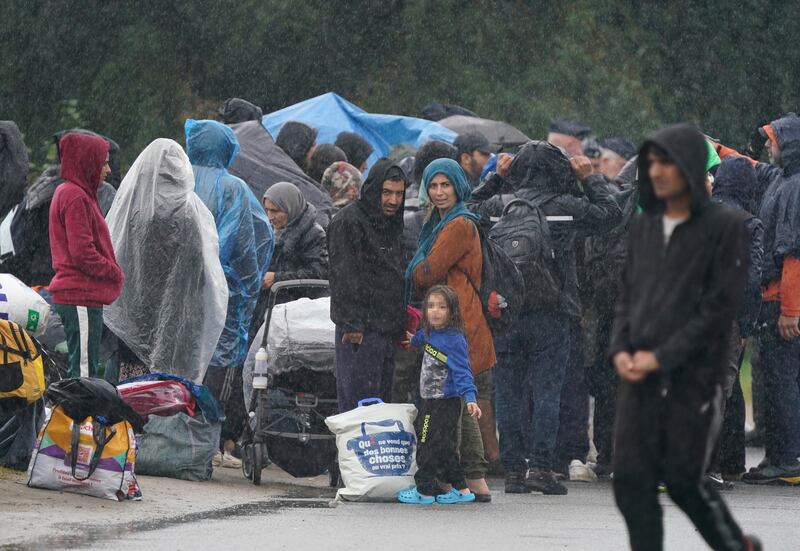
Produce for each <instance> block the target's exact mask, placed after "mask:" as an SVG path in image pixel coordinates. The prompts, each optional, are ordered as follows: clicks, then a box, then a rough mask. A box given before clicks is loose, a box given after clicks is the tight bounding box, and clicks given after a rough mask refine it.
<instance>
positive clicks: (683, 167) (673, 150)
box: [638, 124, 710, 213]
mask: <svg viewBox="0 0 800 551" xmlns="http://www.w3.org/2000/svg"><path fill="white" fill-rule="evenodd" d="M654 145H655V146H657V147H659V148H661V149H663V150H664V151H665V152H666V154H667V155H668V156H669V158H670V159H672V160H673V161H674V162H675V164H676V165H678V168H679V169H680V171H681V173H682V174H683V176H684V178H686V181H687V182H688V183H689V192H690V195H691V203H690V208H691V210H692V212H698V211H700V210H702V209H703V207H705V206H706V205H707V204H708V202H709V200H710V199H709V197H708V192H707V191H706V185H705V182H706V164H707V162H708V146H707V145H706V139H705V137H704V136H703V134H701V133H700V131H699V130H698V129H697V128H695V127H694V126H692V125H689V124H675V125H671V126H666V127H664V128H662V129H661V130H659V131H658V132H656V133H655V134H653V135H652V136H650V138H649V139H648V140H647V141H645V142H644V143H643V144H642V147H641V148H640V149H639V158H638V162H639V167H638V168H639V203H640V205H641V207H642V209H643V210H644V211H645V212H648V213H659V212H663V211H664V202H663V201H660V200H658V199H657V198H656V196H655V192H654V191H653V182H652V181H651V180H650V170H649V169H650V162H649V160H648V158H647V154H648V153H649V151H650V148H651V147H652V146H654Z"/></svg>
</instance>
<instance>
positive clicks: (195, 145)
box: [185, 119, 239, 168]
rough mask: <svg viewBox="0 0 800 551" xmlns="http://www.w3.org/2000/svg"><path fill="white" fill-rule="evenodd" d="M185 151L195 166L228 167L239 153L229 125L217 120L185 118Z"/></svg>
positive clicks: (236, 141)
mask: <svg viewBox="0 0 800 551" xmlns="http://www.w3.org/2000/svg"><path fill="white" fill-rule="evenodd" d="M185 129H186V152H187V153H188V154H189V160H190V161H191V162H192V164H193V165H195V166H207V167H211V168H228V167H229V166H230V165H231V163H232V162H233V160H234V159H235V158H236V155H238V154H239V141H238V140H237V139H236V134H234V133H233V130H231V129H230V128H229V127H227V126H225V125H224V124H222V123H220V122H217V121H210V120H201V121H196V120H194V119H187V120H186V124H185Z"/></svg>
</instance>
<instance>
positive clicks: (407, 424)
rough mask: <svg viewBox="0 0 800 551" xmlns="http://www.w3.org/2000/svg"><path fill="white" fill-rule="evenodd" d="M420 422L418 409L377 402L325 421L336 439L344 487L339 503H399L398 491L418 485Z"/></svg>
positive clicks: (365, 401)
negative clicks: (417, 431)
mask: <svg viewBox="0 0 800 551" xmlns="http://www.w3.org/2000/svg"><path fill="white" fill-rule="evenodd" d="M369 403H373V404H374V405H367V404H369ZM416 418H417V408H415V407H414V406H413V405H412V404H385V403H383V402H382V401H381V400H379V399H377V398H371V399H367V400H361V401H360V402H359V403H358V407H357V408H355V409H351V410H350V411H346V412H344V413H340V414H339V415H334V416H333V417H328V418H327V419H326V420H325V423H326V424H327V425H328V428H330V429H331V432H333V433H334V434H335V435H336V447H337V448H338V450H339V470H340V471H341V476H342V481H343V482H344V488H342V489H340V490H339V492H338V493H337V494H336V498H337V499H340V500H348V501H394V500H396V499H397V493H398V492H400V491H401V490H405V489H406V488H409V487H410V486H414V473H416V472H417V463H416V448H417V438H416V435H415V434H414V420H415V419H416Z"/></svg>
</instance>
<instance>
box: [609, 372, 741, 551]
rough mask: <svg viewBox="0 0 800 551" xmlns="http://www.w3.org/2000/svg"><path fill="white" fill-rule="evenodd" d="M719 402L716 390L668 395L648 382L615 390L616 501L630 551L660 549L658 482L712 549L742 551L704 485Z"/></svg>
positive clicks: (735, 531)
mask: <svg viewBox="0 0 800 551" xmlns="http://www.w3.org/2000/svg"><path fill="white" fill-rule="evenodd" d="M721 401H722V389H721V388H720V387H719V386H715V387H714V388H710V389H707V388H698V387H697V386H691V387H690V386H688V385H685V386H683V387H680V388H677V387H673V388H668V387H667V386H665V385H662V384H661V378H660V377H658V376H653V375H651V376H650V377H649V378H648V379H646V380H645V381H644V382H642V383H639V384H631V383H627V382H621V383H620V385H619V394H618V397H617V430H616V447H615V456H614V496H615V497H616V500H617V506H618V507H619V510H620V512H621V513H622V515H623V517H625V522H626V524H627V526H628V534H629V536H630V544H631V549H632V550H633V551H661V550H662V549H663V539H664V531H663V526H662V512H661V505H660V504H659V501H658V485H659V483H660V482H664V483H665V484H666V486H667V491H668V492H669V495H670V497H671V498H672V500H673V501H674V502H675V503H676V504H677V505H678V507H680V508H681V509H682V510H683V512H684V513H686V515H687V516H688V517H689V519H690V520H691V521H692V522H693V523H694V525H695V527H696V528H697V530H698V531H699V532H700V534H701V535H702V536H703V538H704V539H705V540H706V542H707V543H708V545H709V546H710V547H711V548H712V549H715V550H726V551H728V550H730V551H740V550H744V549H745V547H744V543H743V535H742V531H741V529H740V528H739V526H738V524H737V523H736V521H735V520H734V519H733V517H732V516H731V514H730V511H729V510H728V508H727V507H726V505H725V502H723V501H722V498H721V497H720V496H719V494H718V493H717V491H716V490H715V489H714V488H713V487H712V486H711V485H710V484H709V483H708V479H707V478H706V477H705V473H706V469H707V468H708V463H709V459H710V455H711V453H712V449H713V444H714V442H715V440H716V437H717V433H718V431H719V427H720V424H721V418H720V407H721Z"/></svg>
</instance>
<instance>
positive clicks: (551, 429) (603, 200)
mask: <svg viewBox="0 0 800 551" xmlns="http://www.w3.org/2000/svg"><path fill="white" fill-rule="evenodd" d="M508 162H509V158H508V157H505V156H503V157H501V158H500V159H499V160H498V172H497V173H496V174H495V175H494V176H491V177H489V178H487V179H486V180H485V181H484V183H483V184H481V185H480V186H479V187H478V188H476V189H475V191H474V192H473V194H472V200H471V201H470V204H471V206H472V207H473V208H475V209H476V210H477V211H478V212H480V213H481V214H482V217H483V218H484V219H486V220H491V219H497V217H499V216H500V215H501V213H502V211H503V208H504V205H505V204H506V203H507V202H508V201H510V200H512V199H514V198H520V199H525V200H527V201H530V202H531V203H533V204H534V205H536V206H538V207H539V208H540V209H541V210H542V211H543V213H544V214H545V215H547V216H548V217H558V218H556V219H551V222H550V223H549V228H550V232H551V234H552V241H553V247H554V256H555V260H554V262H553V268H552V271H551V276H552V277H553V279H554V284H555V285H556V286H557V288H558V290H557V291H555V292H553V293H552V294H551V295H548V296H535V295H533V294H532V293H529V294H528V296H526V298H525V302H526V304H525V308H524V312H523V314H522V315H521V316H520V318H519V319H518V320H517V322H516V323H515V324H514V327H513V328H512V329H511V330H510V332H509V333H507V334H505V335H503V336H501V337H498V338H496V339H495V348H496V350H497V366H496V367H495V369H494V377H495V399H496V403H497V421H498V427H499V432H500V458H501V461H502V463H503V466H504V467H505V469H506V473H507V474H506V492H509V493H523V492H530V491H534V490H535V491H540V492H543V493H547V494H566V493H567V488H566V487H565V486H563V485H562V484H560V483H559V482H558V481H556V480H555V478H554V476H553V474H552V472H551V470H552V468H553V462H554V459H555V458H554V457H553V456H554V451H555V445H556V436H557V432H558V424H559V407H560V403H561V388H562V386H563V384H564V374H565V372H566V366H567V359H568V356H569V348H570V326H571V325H572V324H573V323H574V322H576V321H577V320H580V317H581V304H580V299H579V297H578V284H577V275H576V267H575V242H576V239H583V238H585V237H587V236H589V235H592V234H595V233H599V232H603V231H607V230H608V229H610V228H612V227H613V226H614V225H615V224H616V223H617V221H618V220H619V217H620V210H619V207H618V206H617V204H616V202H615V201H614V199H613V198H612V197H611V195H610V194H609V192H608V190H607V188H606V186H605V183H604V181H603V178H602V177H601V176H599V175H593V174H592V166H591V162H590V161H589V160H588V159H587V158H585V157H580V156H579V157H576V158H575V159H573V160H572V161H570V160H569V159H567V157H566V156H565V155H564V154H563V153H561V151H560V150H559V149H558V148H557V147H555V146H553V145H551V144H549V143H546V142H540V141H532V142H529V143H528V144H526V145H525V146H524V147H523V148H522V149H521V150H520V152H519V154H518V155H517V156H516V157H515V158H514V159H513V161H511V162H510V164H508ZM579 180H580V181H581V182H582V185H583V190H585V194H584V193H583V192H581V187H580V186H579V184H578V181H579ZM508 190H511V191H513V195H498V194H502V193H503V191H508ZM524 208H527V207H524ZM531 239H533V240H536V239H541V235H532V236H531ZM523 275H525V274H523ZM587 400H588V398H587ZM531 419H532V422H531ZM531 424H532V426H533V434H532V435H531ZM584 426H585V422H584ZM529 466H530V467H531V469H530V472H529V471H528V467H529Z"/></svg>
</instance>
